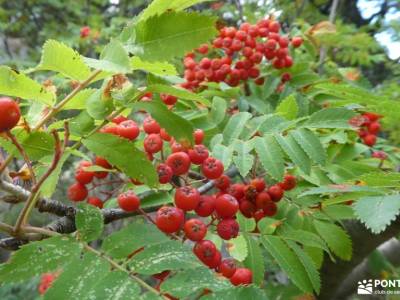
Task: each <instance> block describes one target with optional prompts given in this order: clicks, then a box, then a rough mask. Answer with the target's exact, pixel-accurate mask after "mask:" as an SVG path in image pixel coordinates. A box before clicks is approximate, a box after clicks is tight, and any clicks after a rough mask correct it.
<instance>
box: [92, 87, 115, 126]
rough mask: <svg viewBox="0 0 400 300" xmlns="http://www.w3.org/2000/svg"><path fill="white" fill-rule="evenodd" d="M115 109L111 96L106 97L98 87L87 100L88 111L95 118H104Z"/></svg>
mask: <svg viewBox="0 0 400 300" xmlns="http://www.w3.org/2000/svg"><path fill="white" fill-rule="evenodd" d="M113 110H114V103H113V101H112V99H111V98H108V97H105V96H104V95H103V91H102V90H101V89H98V90H97V91H95V92H94V93H93V94H91V95H90V97H89V98H88V99H87V100H86V111H87V113H88V114H89V115H90V116H91V117H92V118H93V119H95V120H102V119H104V118H105V117H107V116H108V115H109V114H110V113H111V112H112V111H113Z"/></svg>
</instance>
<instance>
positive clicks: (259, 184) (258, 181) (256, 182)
mask: <svg viewBox="0 0 400 300" xmlns="http://www.w3.org/2000/svg"><path fill="white" fill-rule="evenodd" d="M250 184H251V185H252V186H254V187H255V188H256V190H257V192H261V191H263V190H264V189H265V187H266V184H265V180H264V179H263V178H254V179H253V180H252V181H251V182H250Z"/></svg>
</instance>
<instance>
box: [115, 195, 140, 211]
mask: <svg viewBox="0 0 400 300" xmlns="http://www.w3.org/2000/svg"><path fill="white" fill-rule="evenodd" d="M118 205H119V207H120V208H122V209H123V210H125V211H135V210H137V209H138V208H139V206H140V199H139V197H138V196H137V195H136V194H135V193H134V192H133V191H131V190H129V191H127V192H125V193H122V194H120V195H119V196H118Z"/></svg>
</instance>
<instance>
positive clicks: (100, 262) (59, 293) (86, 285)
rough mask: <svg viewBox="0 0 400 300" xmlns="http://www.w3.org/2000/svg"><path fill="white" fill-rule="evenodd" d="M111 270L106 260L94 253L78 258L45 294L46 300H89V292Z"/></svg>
mask: <svg viewBox="0 0 400 300" xmlns="http://www.w3.org/2000/svg"><path fill="white" fill-rule="evenodd" d="M108 270H109V264H108V263H107V262H106V260H104V259H102V258H100V257H98V256H97V255H95V254H92V253H86V254H85V255H83V256H82V257H80V256H77V257H75V259H74V260H72V261H69V264H68V265H67V266H66V267H65V268H63V271H62V273H61V274H60V276H59V277H58V278H57V279H56V280H55V281H54V282H53V283H52V285H51V288H49V289H48V290H47V291H46V293H45V294H44V300H51V299H60V300H68V299H82V300H83V299H88V292H89V291H90V290H91V288H92V287H94V286H95V285H96V283H98V282H99V280H101V279H102V278H103V277H105V276H106V275H107V273H108Z"/></svg>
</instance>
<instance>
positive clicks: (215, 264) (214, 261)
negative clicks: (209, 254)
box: [203, 250, 222, 269]
mask: <svg viewBox="0 0 400 300" xmlns="http://www.w3.org/2000/svg"><path fill="white" fill-rule="evenodd" d="M221 258H222V255H221V252H219V251H218V250H217V251H216V252H215V254H214V256H213V258H212V259H211V260H210V261H208V260H205V261H203V263H204V264H205V265H206V266H207V267H209V268H210V269H216V268H218V266H219V265H220V264H221Z"/></svg>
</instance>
